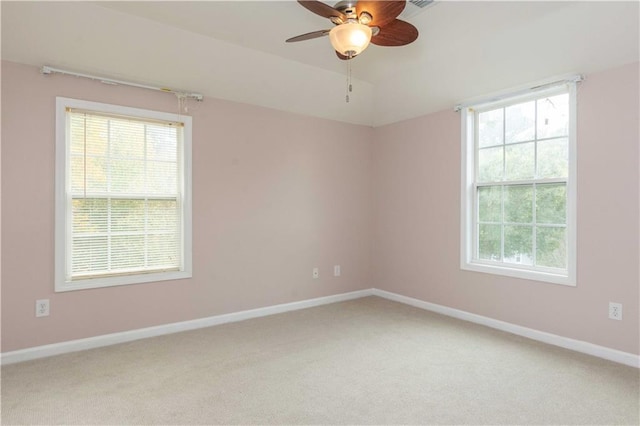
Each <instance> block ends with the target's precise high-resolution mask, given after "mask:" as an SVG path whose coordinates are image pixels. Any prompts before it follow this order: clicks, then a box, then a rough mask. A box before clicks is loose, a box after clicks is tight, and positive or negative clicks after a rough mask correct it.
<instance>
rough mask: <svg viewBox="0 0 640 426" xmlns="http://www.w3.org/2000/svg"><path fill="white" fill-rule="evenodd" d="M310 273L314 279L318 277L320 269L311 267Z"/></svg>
mask: <svg viewBox="0 0 640 426" xmlns="http://www.w3.org/2000/svg"><path fill="white" fill-rule="evenodd" d="M312 275H313V279H314V280H315V279H318V278H320V270H319V269H318V268H313V273H312Z"/></svg>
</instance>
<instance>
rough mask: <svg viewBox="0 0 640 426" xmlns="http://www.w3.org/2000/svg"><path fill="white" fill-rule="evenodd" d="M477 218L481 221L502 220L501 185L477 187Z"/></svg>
mask: <svg viewBox="0 0 640 426" xmlns="http://www.w3.org/2000/svg"><path fill="white" fill-rule="evenodd" d="M478 218H479V220H480V221H481V222H501V221H502V187H501V186H484V187H481V188H478Z"/></svg>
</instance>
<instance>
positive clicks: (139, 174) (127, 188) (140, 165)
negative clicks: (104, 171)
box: [110, 159, 144, 194]
mask: <svg viewBox="0 0 640 426" xmlns="http://www.w3.org/2000/svg"><path fill="white" fill-rule="evenodd" d="M110 192H111V193H114V194H143V193H144V161H142V160H124V159H114V160H112V161H111V188H110Z"/></svg>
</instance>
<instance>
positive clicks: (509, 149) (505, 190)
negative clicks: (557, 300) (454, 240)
mask: <svg viewBox="0 0 640 426" xmlns="http://www.w3.org/2000/svg"><path fill="white" fill-rule="evenodd" d="M462 114H463V116H462V133H463V137H462V153H463V156H462V157H463V159H462V162H463V165H462V173H463V176H462V245H461V267H462V269H466V270H472V271H479V272H488V273H494V274H499V275H507V276H514V277H519V278H526V279H534V280H539V281H546V282H552V283H557V284H568V285H575V250H576V244H575V233H576V220H575V199H576V195H575V193H576V170H575V158H576V153H575V82H570V83H566V84H562V85H556V86H552V87H548V86H547V87H546V88H545V89H544V90H538V91H535V92H533V93H528V94H526V95H520V96H517V97H510V98H503V99H502V100H500V101H495V102H491V103H484V104H478V105H473V106H471V107H466V108H463V109H462Z"/></svg>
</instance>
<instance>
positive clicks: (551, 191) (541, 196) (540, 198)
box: [536, 183, 567, 224]
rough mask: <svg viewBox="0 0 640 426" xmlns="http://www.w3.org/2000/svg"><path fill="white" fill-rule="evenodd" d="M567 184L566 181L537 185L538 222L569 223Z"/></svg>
mask: <svg viewBox="0 0 640 426" xmlns="http://www.w3.org/2000/svg"><path fill="white" fill-rule="evenodd" d="M566 206H567V186H566V184H564V183H559V184H546V185H538V186H537V187H536V222H537V223H552V224H565V223H567V207H566Z"/></svg>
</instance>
